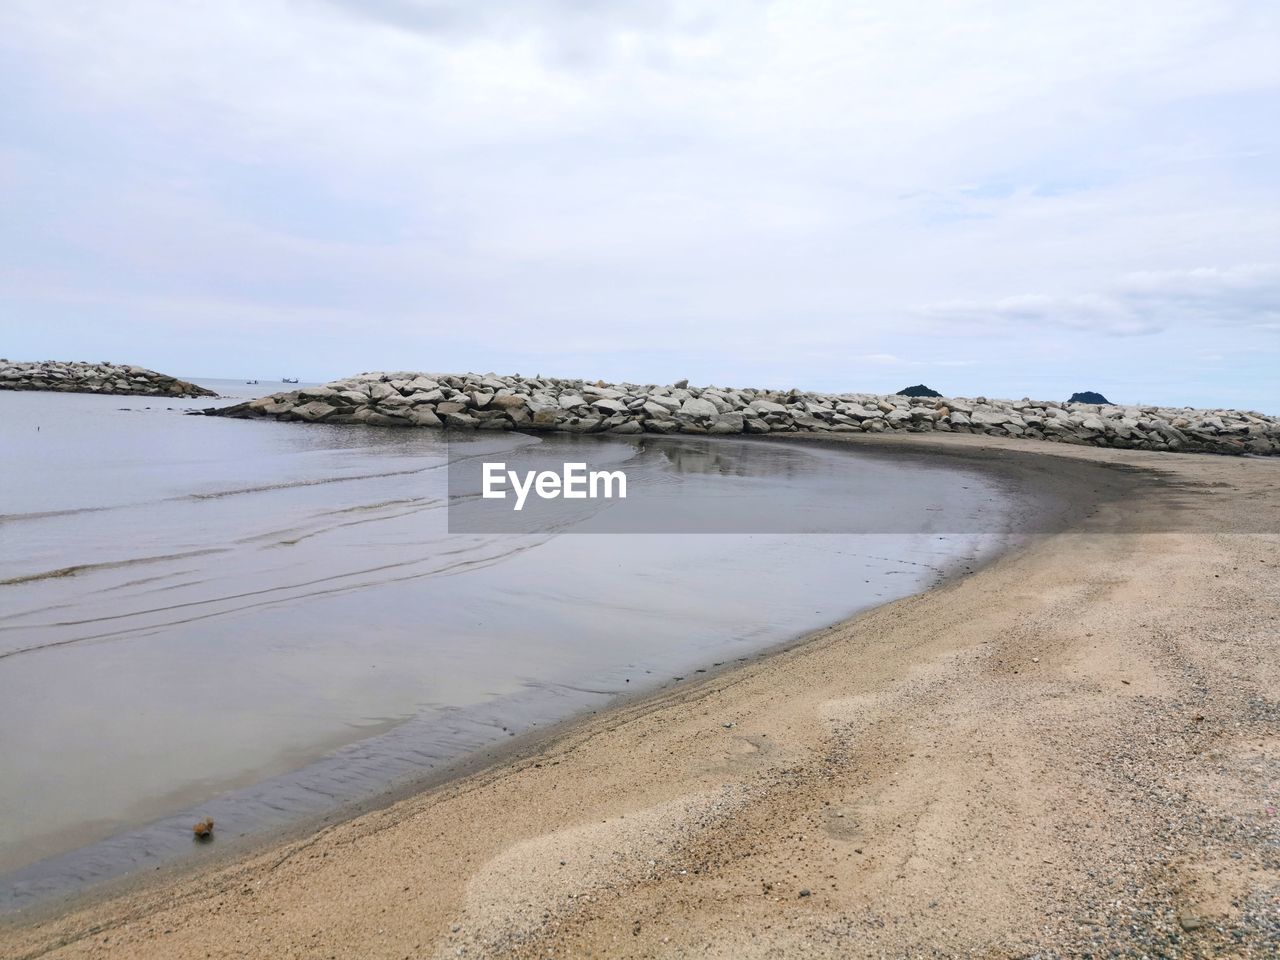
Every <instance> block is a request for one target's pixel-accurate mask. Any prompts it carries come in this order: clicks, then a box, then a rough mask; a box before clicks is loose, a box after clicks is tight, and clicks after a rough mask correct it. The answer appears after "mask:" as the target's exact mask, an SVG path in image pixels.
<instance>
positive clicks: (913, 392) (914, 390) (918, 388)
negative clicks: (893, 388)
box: [898, 383, 942, 397]
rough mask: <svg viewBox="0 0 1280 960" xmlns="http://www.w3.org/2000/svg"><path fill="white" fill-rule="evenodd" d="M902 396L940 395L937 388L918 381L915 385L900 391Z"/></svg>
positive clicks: (899, 394)
mask: <svg viewBox="0 0 1280 960" xmlns="http://www.w3.org/2000/svg"><path fill="white" fill-rule="evenodd" d="M898 396H900V397H940V396H942V394H940V393H939V392H938V391H937V390H934V389H933V388H932V387H926V386H925V385H924V384H923V383H917V384H916V385H915V386H914V387H903V388H902V389H901V390H899V391H898Z"/></svg>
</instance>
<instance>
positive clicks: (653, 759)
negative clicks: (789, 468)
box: [0, 437, 1280, 958]
mask: <svg viewBox="0 0 1280 960" xmlns="http://www.w3.org/2000/svg"><path fill="white" fill-rule="evenodd" d="M895 445H899V446H904V447H909V448H912V449H925V450H935V451H939V452H949V453H952V454H954V453H955V452H957V451H960V452H961V453H963V454H967V455H974V456H992V455H993V454H992V453H991V452H990V451H992V450H995V451H997V453H996V454H994V455H995V456H1000V457H1002V459H1006V460H1007V459H1017V458H1018V457H1021V458H1022V459H1023V460H1024V461H1027V462H1030V461H1034V462H1035V463H1036V464H1038V468H1037V469H1039V470H1040V471H1041V472H1042V473H1045V476H1046V477H1047V476H1048V474H1053V475H1054V476H1056V477H1057V480H1056V481H1055V482H1057V483H1059V484H1060V485H1061V486H1062V487H1063V489H1064V490H1065V491H1067V492H1069V493H1070V494H1071V496H1072V497H1074V503H1075V514H1074V520H1073V521H1072V524H1071V529H1070V530H1068V531H1067V532H1063V533H1058V534H1055V535H1052V536H1046V537H1041V538H1038V539H1036V540H1035V541H1034V542H1032V543H1030V544H1029V545H1028V546H1026V547H1025V548H1023V549H1020V550H1018V551H1016V552H1014V553H1011V554H1009V555H1006V556H1005V557H1004V558H1003V559H1001V560H999V561H997V562H996V563H994V564H992V565H990V566H988V567H986V568H985V569H983V570H981V571H980V572H978V573H976V574H974V575H972V576H968V577H964V578H961V579H958V580H954V581H952V582H950V583H948V584H947V585H945V586H943V587H940V588H938V589H937V590H934V591H930V592H929V593H926V594H924V595H921V596H917V597H913V598H909V599H906V600H902V601H899V602H897V603H893V604H890V605H888V606H885V607H881V608H879V609H878V610H875V611H872V612H871V613H869V614H866V615H864V616H861V617H858V618H856V619H854V620H851V621H849V622H847V623H844V624H841V625H839V626H836V627H833V628H831V629H830V630H827V631H824V632H822V633H821V634H819V635H817V636H816V637H813V638H811V639H809V640H808V641H807V642H805V643H803V644H801V645H798V646H796V647H793V648H791V649H789V650H787V651H785V652H782V653H779V654H777V655H774V656H771V657H768V658H766V659H764V660H762V661H759V662H757V663H754V664H752V665H750V666H747V667H744V668H742V669H739V670H735V671H733V672H731V673H725V674H721V675H719V676H715V677H711V678H710V679H707V680H705V681H703V682H701V683H700V684H697V685H692V684H691V685H688V686H684V687H682V688H680V689H678V690H676V691H674V692H670V693H665V694H662V695H660V696H657V697H654V698H651V699H649V700H646V701H644V702H642V703H639V704H633V705H630V706H627V707H625V708H621V709H619V710H616V711H613V712H610V713H609V714H607V715H601V716H599V717H593V718H590V719H588V720H586V721H583V722H580V723H578V724H576V725H573V726H572V727H570V728H569V729H568V731H567V732H565V733H562V734H561V735H560V736H559V737H558V738H557V739H555V740H553V741H552V742H550V743H546V744H542V745H541V746H540V747H539V748H538V749H537V750H536V751H534V752H532V753H530V754H529V755H528V756H524V757H520V758H516V759H514V760H511V761H510V762H507V763H504V764H502V765H500V766H498V767H495V768H493V769H490V770H486V771H482V772H480V773H477V774H473V775H471V776H469V777H467V778H465V779H462V780H459V781H456V782H453V783H451V784H448V785H446V786H443V787H440V788H437V789H435V790H432V791H430V792H426V793H423V794H420V795H417V796H413V797H411V798H408V799H406V800H403V801H401V802H399V803H397V804H395V805H393V806H391V807H389V808H387V809H385V810H381V811H378V812H374V813H369V814H365V815H363V816H360V817H358V818H357V819H354V820H351V821H348V822H346V823H342V824H340V825H337V826H332V827H329V828H327V829H324V830H322V831H321V832H319V833H317V834H315V835H314V836H311V837H309V838H307V839H305V840H302V841H297V842H292V843H287V844H284V845H280V846H276V847H275V848H273V849H270V850H268V851H266V852H260V853H258V854H255V855H253V856H250V857H247V858H245V859H243V860H241V861H239V862H237V863H234V864H232V865H230V866H224V867H220V868H217V869H213V870H207V871H205V872H203V873H201V874H198V875H195V876H188V877H186V878H179V879H177V880H169V881H166V882H165V883H164V884H163V885H154V884H153V885H152V886H151V887H146V886H144V887H141V888H139V889H137V890H135V891H134V892H132V893H129V894H127V895H124V896H121V897H117V898H115V899H112V900H108V901H105V902H100V903H96V904H91V905H89V906H87V907H81V908H79V909H78V910H77V911H76V912H72V913H69V914H66V915H64V916H60V917H57V918H54V919H51V920H45V921H44V922H41V923H38V924H36V923H33V922H32V921H30V920H20V921H19V922H18V923H16V924H10V925H9V926H7V927H6V928H4V929H2V930H0V954H2V955H4V956H6V957H35V956H58V957H71V956H112V957H264V958H267V957H269V958H286V957H334V958H347V957H389V958H390V957H394V958H402V957H404V958H408V957H413V958H417V957H431V956H442V957H446V956H447V957H454V956H459V955H462V956H467V957H478V956H504V957H505V956H514V957H523V956H529V957H535V956H536V957H550V956H555V957H564V956H575V957H582V956H596V957H620V956H723V957H754V956H770V957H789V956H806V957H809V956H820V957H822V956H832V957H836V956H839V957H849V956H870V955H874V956H921V955H927V956H953V955H964V956H983V957H1006V956H1019V957H1020V956H1029V955H1033V954H1038V955H1041V956H1064V955H1065V956H1082V955H1093V956H1110V955H1117V954H1122V955H1126V956H1127V955H1166V956H1206V957H1208V956H1214V957H1218V956H1258V957H1261V956H1276V955H1277V954H1278V953H1280V818H1277V817H1276V816H1275V809H1276V806H1277V805H1278V804H1280V796H1278V791H1280V701H1278V694H1280V619H1278V618H1280V536H1278V535H1277V534H1276V533H1274V532H1273V531H1278V530H1280V492H1278V490H1280V487H1278V486H1277V482H1278V481H1280V460H1270V461H1268V460H1252V459H1228V458H1215V457H1210V456H1201V455H1194V456H1193V455H1185V456H1173V455H1160V454H1139V453H1126V452H1120V451H1107V450H1097V449H1090V448H1075V447H1058V446H1056V445H1049V444H1043V445H1035V452H1034V454H1028V453H1027V451H1028V447H1031V446H1032V445H1030V444H1018V443H1016V442H994V441H992V440H990V439H987V438H972V437H952V438H947V437H929V438H923V439H922V438H903V439H902V440H901V441H900V442H897V443H895ZM984 451H986V452H985V453H984ZM1000 451H1003V453H1000ZM1115 465H1128V466H1129V467H1131V468H1139V469H1126V470H1117V469H1115ZM1046 467H1048V468H1049V470H1048V471H1047V472H1045V468H1046ZM1027 469H1028V470H1031V469H1033V468H1030V467H1028V468H1027ZM1149 470H1153V471H1156V473H1155V474H1153V473H1150V472H1148V471H1149ZM1157 475H1158V476H1160V477H1163V479H1164V481H1165V482H1163V483H1160V484H1153V483H1152V478H1153V477H1154V476H1157ZM1045 482H1049V481H1048V480H1047V479H1046V481H1045ZM1108 484H1109V485H1110V486H1108ZM1095 491H1098V492H1095Z"/></svg>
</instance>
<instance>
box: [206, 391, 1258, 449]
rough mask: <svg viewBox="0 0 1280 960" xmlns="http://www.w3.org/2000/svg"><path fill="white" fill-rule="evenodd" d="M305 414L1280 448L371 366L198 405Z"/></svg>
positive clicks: (929, 401)
mask: <svg viewBox="0 0 1280 960" xmlns="http://www.w3.org/2000/svg"><path fill="white" fill-rule="evenodd" d="M203 412H204V413H206V414H209V415H211V416H222V417H242V418H255V417H263V418H270V419H275V420H301V421H306V422H309V423H363V424H368V425H371V426H384V427H443V428H448V429H457V430H522V431H540V430H552V431H562V432H568V433H602V432H607V433H615V434H638V433H684V434H741V433H749V434H768V433H797V432H807V433H893V432H909V433H923V432H928V431H932V430H939V431H948V432H958V433H978V434H993V435H998V436H1009V437H1021V438H1025V439H1031V440H1048V441H1056V442H1060V443H1077V444H1091V445H1095V446H1106V447H1127V448H1135V449H1142V450H1169V451H1208V452H1212V453H1229V454H1244V453H1255V454H1276V453H1280V418H1276V417H1269V416H1264V415H1263V414H1260V413H1253V412H1241V411H1236V410H1196V409H1191V408H1170V407H1154V406H1103V405H1098V404H1083V403H1066V404H1060V403H1053V402H1049V401H1041V400H1028V399H1023V400H989V399H987V398H986V397H977V398H973V399H968V398H961V397H941V398H932V397H906V396H898V395H887V396H882V395H879V394H865V393H842V394H831V393H809V392H801V391H798V390H784V391H779V390H753V389H733V388H728V387H691V386H689V384H688V382H687V381H680V382H679V383H676V384H674V385H672V386H659V385H656V384H648V385H639V384H633V383H614V384H609V383H604V382H603V381H596V382H595V383H591V382H588V381H584V380H566V379H558V378H549V377H523V376H520V375H519V374H516V375H513V376H495V375H493V374H473V373H468V374H426V373H408V372H406V373H364V374H361V375H359V376H356V377H350V378H347V379H345V380H335V381H333V382H332V383H327V384H324V385H323V386H319V387H307V388H304V389H302V390H293V391H289V392H287V393H276V394H272V395H270V396H266V397H260V398H258V399H256V400H251V401H248V402H247V403H239V404H235V405H234V406H228V407H216V408H210V409H206V410H204V411H203Z"/></svg>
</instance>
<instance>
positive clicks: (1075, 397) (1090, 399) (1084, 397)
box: [1067, 390, 1111, 406]
mask: <svg viewBox="0 0 1280 960" xmlns="http://www.w3.org/2000/svg"><path fill="white" fill-rule="evenodd" d="M1067 403H1105V404H1107V405H1108V406H1110V405H1111V401H1110V400H1108V399H1107V398H1106V397H1104V396H1103V395H1102V394H1100V393H1095V392H1094V391H1093V390H1082V391H1080V392H1079V393H1073V394H1072V395H1071V399H1070V400H1068V401H1067Z"/></svg>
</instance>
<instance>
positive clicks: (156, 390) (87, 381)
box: [0, 360, 217, 397]
mask: <svg viewBox="0 0 1280 960" xmlns="http://www.w3.org/2000/svg"><path fill="white" fill-rule="evenodd" d="M0 390H53V391H56V392H59V393H110V394H119V395H127V396H138V397H216V396H217V393H215V392H214V391H212V390H208V389H206V388H204V387H200V386H196V384H194V383H188V382H187V381H186V380H179V379H178V378H177V377H170V376H168V375H167V374H163V373H156V371H154V370H148V369H146V368H145V367H135V366H131V365H129V364H118V363H82V362H71V363H60V362H58V361H54V360H45V361H37V362H34V363H21V362H18V361H15V360H0Z"/></svg>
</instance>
